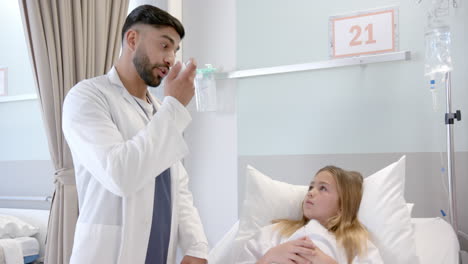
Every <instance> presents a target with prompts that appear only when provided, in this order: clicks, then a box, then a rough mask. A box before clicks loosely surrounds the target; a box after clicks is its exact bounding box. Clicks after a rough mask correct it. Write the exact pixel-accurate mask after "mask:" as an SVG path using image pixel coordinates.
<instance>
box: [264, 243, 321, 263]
mask: <svg viewBox="0 0 468 264" xmlns="http://www.w3.org/2000/svg"><path fill="white" fill-rule="evenodd" d="M315 248H316V247H315V245H314V243H312V241H310V239H309V240H306V239H305V238H300V239H297V240H292V241H289V242H286V243H283V244H280V245H278V246H276V247H273V248H271V249H270V250H268V251H267V253H266V254H265V255H264V256H263V257H262V258H261V259H260V260H259V261H258V262H257V264H270V263H277V264H312V262H311V261H310V260H308V259H307V258H305V257H303V256H311V255H313V254H314V249H315Z"/></svg>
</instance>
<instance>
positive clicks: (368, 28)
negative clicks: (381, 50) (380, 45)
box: [349, 24, 377, 46]
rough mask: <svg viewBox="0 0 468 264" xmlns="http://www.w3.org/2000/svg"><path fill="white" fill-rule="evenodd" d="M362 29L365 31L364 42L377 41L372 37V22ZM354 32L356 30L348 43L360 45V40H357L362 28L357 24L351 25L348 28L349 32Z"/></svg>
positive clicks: (372, 42)
mask: <svg viewBox="0 0 468 264" xmlns="http://www.w3.org/2000/svg"><path fill="white" fill-rule="evenodd" d="M364 30H365V31H367V41H366V42H365V44H374V43H376V42H377V41H375V39H374V30H373V25H372V24H369V25H367V27H365V28H364ZM354 32H356V34H355V35H354V38H353V39H352V40H351V42H349V45H350V46H359V45H362V41H361V40H358V39H359V38H360V37H361V33H362V28H361V27H360V26H358V25H355V26H352V27H351V29H350V30H349V33H354Z"/></svg>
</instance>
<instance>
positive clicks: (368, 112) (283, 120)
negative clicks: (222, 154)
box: [237, 0, 468, 156]
mask: <svg viewBox="0 0 468 264" xmlns="http://www.w3.org/2000/svg"><path fill="white" fill-rule="evenodd" d="M430 2H431V1H429V0H423V3H422V4H421V5H418V4H416V1H413V0H410V1H408V0H404V1H383V0H352V1H344V0H329V1H308V0H307V1H306V0H304V1H298V0H295V1H270V0H238V1H237V36H238V39H237V65H238V68H239V69H251V68H261V67H269V66H276V65H287V64H295V63H305V62H314V61H321V60H327V59H328V46H327V45H328V18H329V16H333V15H337V14H343V13H344V14H346V13H350V12H353V11H361V10H366V9H373V8H380V7H386V6H390V5H398V6H399V25H400V31H399V32H400V42H399V46H400V50H409V51H411V53H412V59H411V60H410V61H401V62H385V63H381V64H371V65H367V66H364V67H361V66H352V67H346V68H337V69H328V70H320V71H308V72H302V73H289V74H282V75H273V76H265V77H255V78H247V79H242V80H239V81H238V132H239V143H238V144H239V155H240V156H242V155H292V154H325V153H389V152H438V151H444V150H445V126H444V124H443V113H444V112H445V109H444V107H445V103H444V102H445V101H444V98H443V97H442V96H443V95H442V96H441V97H440V100H441V102H442V103H443V104H442V106H443V108H442V109H441V110H440V111H439V113H435V112H434V111H433V110H432V99H431V95H430V92H429V87H428V85H427V83H428V80H427V79H426V78H424V76H423V70H424V67H423V65H424V27H425V24H426V11H427V8H428V5H429V4H430ZM453 17H454V19H453V21H452V23H451V24H452V34H453V62H454V67H455V70H454V72H453V75H454V77H453V78H454V82H453V96H454V98H453V105H454V108H456V109H461V110H462V112H464V113H465V115H466V114H467V112H466V110H467V106H468V100H467V98H468V87H467V86H468V75H467V73H468V65H467V61H468V52H467V51H466V49H467V48H468V28H467V25H468V10H467V8H466V7H465V6H462V7H461V8H459V9H457V10H456V13H454V14H453ZM467 135H468V126H467V125H466V121H465V120H462V122H458V123H456V125H455V143H456V149H457V150H458V151H467V150H468V137H467Z"/></svg>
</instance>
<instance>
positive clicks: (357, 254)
mask: <svg viewBox="0 0 468 264" xmlns="http://www.w3.org/2000/svg"><path fill="white" fill-rule="evenodd" d="M362 189H363V178H362V175H361V174H360V173H358V172H353V171H345V170H343V169H340V168H338V167H335V166H327V167H324V168H322V169H320V170H319V171H318V172H317V174H316V175H315V177H314V179H313V181H312V182H311V183H310V186H309V191H308V192H307V194H306V196H305V197H304V201H303V202H302V211H303V216H302V219H300V220H291V219H280V220H275V221H273V223H274V224H273V225H269V226H266V227H264V228H262V229H261V231H260V232H259V233H258V234H257V235H256V236H255V237H254V239H252V240H250V241H248V242H247V243H246V245H245V247H244V248H243V250H242V252H241V253H240V254H239V255H238V257H237V260H236V262H235V263H240V264H252V263H257V264H270V263H275V264H306V263H310V264H383V261H382V258H381V257H380V254H379V251H378V250H377V248H376V247H375V246H374V245H373V244H372V243H371V242H370V241H369V236H368V233H367V230H366V229H365V227H364V226H363V225H362V224H361V223H360V222H359V220H358V218H357V214H358V210H359V205H360V203H361V197H362V192H363V190H362Z"/></svg>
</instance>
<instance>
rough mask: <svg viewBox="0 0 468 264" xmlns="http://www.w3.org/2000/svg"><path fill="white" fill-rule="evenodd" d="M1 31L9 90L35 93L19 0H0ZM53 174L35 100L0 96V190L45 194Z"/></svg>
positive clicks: (29, 204) (14, 193) (0, 53)
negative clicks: (1, 100)
mask: <svg viewBox="0 0 468 264" xmlns="http://www.w3.org/2000/svg"><path fill="white" fill-rule="evenodd" d="M0 34H1V35H2V36H3V38H2V41H0V66H4V67H8V95H10V96H14V95H24V94H36V88H35V86H34V79H33V74H32V68H31V64H30V61H29V55H28V54H29V53H28V50H27V46H26V42H25V37H24V31H23V25H22V21H21V16H20V11H19V6H18V1H12V0H8V1H0ZM5 98H8V97H5ZM53 174H54V168H53V164H52V162H51V160H50V154H49V149H48V143H47V138H46V134H45V129H44V125H43V121H42V116H41V109H40V104H39V100H38V99H35V100H25V101H8V100H5V101H4V102H0V196H41V197H43V196H50V195H52V193H53V190H54V184H53ZM0 207H18V208H43V209H47V208H49V207H50V204H49V203H45V202H7V201H1V200H0Z"/></svg>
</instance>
